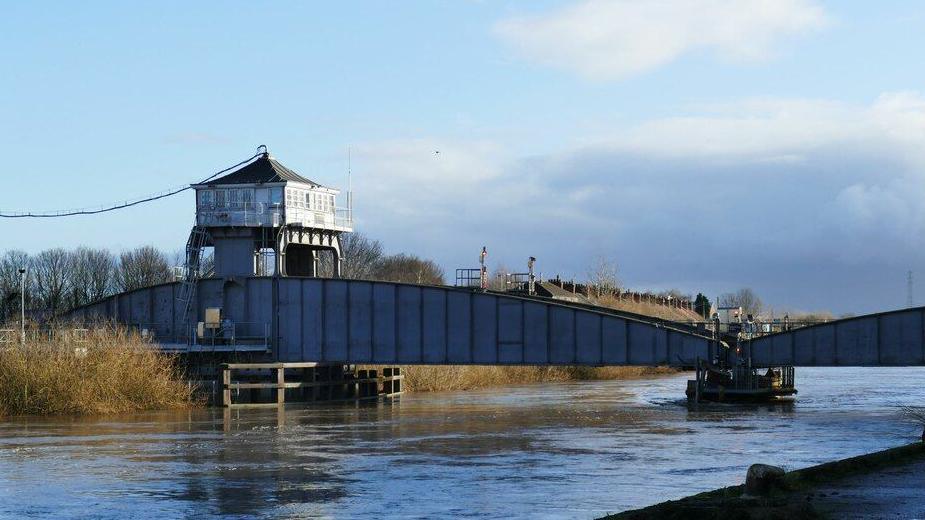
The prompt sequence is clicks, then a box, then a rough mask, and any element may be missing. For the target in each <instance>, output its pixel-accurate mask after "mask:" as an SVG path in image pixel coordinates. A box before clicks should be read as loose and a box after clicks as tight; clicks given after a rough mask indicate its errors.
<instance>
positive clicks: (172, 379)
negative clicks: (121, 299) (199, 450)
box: [0, 329, 193, 416]
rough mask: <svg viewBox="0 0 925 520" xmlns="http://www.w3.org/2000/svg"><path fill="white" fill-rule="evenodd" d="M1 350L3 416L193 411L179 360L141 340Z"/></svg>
mask: <svg viewBox="0 0 925 520" xmlns="http://www.w3.org/2000/svg"><path fill="white" fill-rule="evenodd" d="M54 336H55V337H54V339H43V340H35V341H29V342H27V343H26V345H25V346H23V345H20V344H18V343H15V344H12V345H4V346H2V347H0V416H2V415H54V414H72V415H76V414H105V413H118V412H129V411H136V410H153V409H164V408H175V407H181V406H188V405H189V404H191V403H192V402H193V397H192V392H191V389H190V388H189V386H188V384H187V383H186V381H184V380H183V377H182V372H181V371H180V370H179V368H178V367H177V365H176V363H175V359H174V358H173V357H172V356H170V355H167V354H163V353H160V352H157V351H155V350H154V349H151V348H150V347H149V346H148V345H147V344H146V343H145V341H144V340H143V339H142V338H140V337H139V336H138V335H136V334H129V333H127V332H126V331H124V330H120V329H109V330H100V331H94V332H93V333H92V334H91V335H89V336H87V337H86V338H85V339H81V340H78V338H75V337H74V336H73V334H67V333H65V332H63V331H62V333H60V334H55V335H54Z"/></svg>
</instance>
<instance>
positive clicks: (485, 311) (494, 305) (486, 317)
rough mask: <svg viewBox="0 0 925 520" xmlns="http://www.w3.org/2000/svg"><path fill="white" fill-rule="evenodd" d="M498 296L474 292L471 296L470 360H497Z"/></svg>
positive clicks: (477, 361) (480, 361)
mask: <svg viewBox="0 0 925 520" xmlns="http://www.w3.org/2000/svg"><path fill="white" fill-rule="evenodd" d="M497 312H498V297H497V296H494V295H487V294H476V295H474V296H473V297H472V362H473V363H480V364H495V363H497V362H498V314H497Z"/></svg>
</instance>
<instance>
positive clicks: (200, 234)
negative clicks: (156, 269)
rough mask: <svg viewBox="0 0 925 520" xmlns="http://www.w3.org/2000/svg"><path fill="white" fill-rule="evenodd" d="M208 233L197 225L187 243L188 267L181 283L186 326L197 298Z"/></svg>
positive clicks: (183, 319) (183, 321)
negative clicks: (197, 287) (203, 251)
mask: <svg viewBox="0 0 925 520" xmlns="http://www.w3.org/2000/svg"><path fill="white" fill-rule="evenodd" d="M206 237H207V233H206V230H205V228H203V227H202V226H198V225H195V226H193V229H192V230H191V231H190V234H189V239H187V241H186V265H185V266H184V272H183V280H181V282H180V295H179V296H178V297H177V299H178V300H180V305H181V306H182V308H183V314H182V321H181V323H183V324H184V325H187V324H189V321H190V317H189V314H190V308H191V307H192V305H193V301H194V300H195V298H196V286H197V285H198V284H197V282H198V281H199V274H200V273H199V270H200V267H201V265H200V264H201V261H202V248H203V246H205V243H206Z"/></svg>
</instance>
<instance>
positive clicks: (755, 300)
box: [719, 287, 763, 316]
mask: <svg viewBox="0 0 925 520" xmlns="http://www.w3.org/2000/svg"><path fill="white" fill-rule="evenodd" d="M719 304H720V306H722V307H742V312H744V313H745V314H751V315H752V316H758V315H759V314H761V309H762V307H763V303H762V302H761V298H759V297H758V295H757V294H755V291H753V290H751V289H749V288H747V287H744V288H742V289H739V290H738V291H736V292H734V293H725V294H722V295H720V297H719Z"/></svg>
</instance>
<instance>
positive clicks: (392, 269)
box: [373, 253, 445, 285]
mask: <svg viewBox="0 0 925 520" xmlns="http://www.w3.org/2000/svg"><path fill="white" fill-rule="evenodd" d="M373 278H374V279H376V280H384V281H389V282H403V283H418V284H427V285H443V284H444V283H445V282H444V278H443V269H441V268H440V266H438V265H437V264H436V263H435V262H434V261H433V260H424V259H422V258H418V257H417V256H414V255H408V254H405V253H400V254H397V255H391V256H387V257H385V258H383V259H382V260H381V261H380V262H379V263H378V264H377V266H376V270H375V272H374V273H373Z"/></svg>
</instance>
